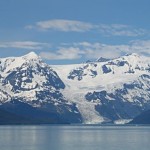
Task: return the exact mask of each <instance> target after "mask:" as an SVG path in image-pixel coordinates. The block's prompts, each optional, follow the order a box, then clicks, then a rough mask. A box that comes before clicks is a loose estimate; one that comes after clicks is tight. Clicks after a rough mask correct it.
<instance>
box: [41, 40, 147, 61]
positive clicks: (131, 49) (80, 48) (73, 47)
mask: <svg viewBox="0 0 150 150" xmlns="http://www.w3.org/2000/svg"><path fill="white" fill-rule="evenodd" d="M127 53H139V54H146V55H149V56H150V40H147V41H131V42H130V43H129V44H126V45H109V44H103V43H89V42H81V43H73V44H70V45H69V44H68V45H67V44H66V45H65V46H64V47H59V48H58V49H57V50H56V51H55V52H54V51H53V52H52V51H50V52H41V54H40V55H41V57H42V58H44V59H48V60H62V59H65V60H72V59H81V58H86V59H97V58H98V57H105V58H117V57H119V56H121V55H122V54H127Z"/></svg>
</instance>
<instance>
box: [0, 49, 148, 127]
mask: <svg viewBox="0 0 150 150" xmlns="http://www.w3.org/2000/svg"><path fill="white" fill-rule="evenodd" d="M149 109H150V57H145V56H139V55H138V54H135V53H133V54H130V55H125V56H122V57H120V58H117V59H105V58H100V59H97V60H96V61H92V62H91V61H88V62H86V63H83V64H74V65H48V64H46V63H44V62H43V61H42V60H41V58H40V57H39V56H38V55H36V54H35V53H34V52H31V53H29V54H27V55H25V56H22V57H9V58H1V59H0V115H1V120H0V124H5V123H6V124H7V123H10V124H11V123H12V124H13V122H14V123H15V120H16V123H18V124H23V123H25V124H28V123H29V124H30V123H31V124H32V123H92V124H95V123H115V122H116V121H118V120H120V121H121V122H122V123H124V122H128V120H131V119H133V118H135V117H136V116H137V115H139V114H141V113H142V112H144V111H146V110H149ZM11 116H12V117H11ZM11 120H12V121H11ZM13 120H14V121H13Z"/></svg>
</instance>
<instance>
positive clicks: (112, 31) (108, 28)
mask: <svg viewBox="0 0 150 150" xmlns="http://www.w3.org/2000/svg"><path fill="white" fill-rule="evenodd" d="M99 31H100V32H101V33H102V34H104V35H106V36H112V35H113V36H129V37H136V36H142V35H145V34H147V31H146V30H144V29H141V28H138V29H137V28H133V27H132V26H129V25H123V24H111V25H106V24H101V25H99Z"/></svg>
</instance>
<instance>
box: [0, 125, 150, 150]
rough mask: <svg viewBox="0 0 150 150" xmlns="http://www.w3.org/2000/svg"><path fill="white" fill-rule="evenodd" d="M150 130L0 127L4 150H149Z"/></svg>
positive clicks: (134, 128)
mask: <svg viewBox="0 0 150 150" xmlns="http://www.w3.org/2000/svg"><path fill="white" fill-rule="evenodd" d="M149 149H150V126H0V150H149Z"/></svg>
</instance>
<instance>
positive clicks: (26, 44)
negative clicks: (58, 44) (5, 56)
mask: <svg viewBox="0 0 150 150" xmlns="http://www.w3.org/2000/svg"><path fill="white" fill-rule="evenodd" d="M43 47H50V44H48V43H40V42H33V41H13V42H0V48H21V49H29V50H39V49H42V48H43Z"/></svg>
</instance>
